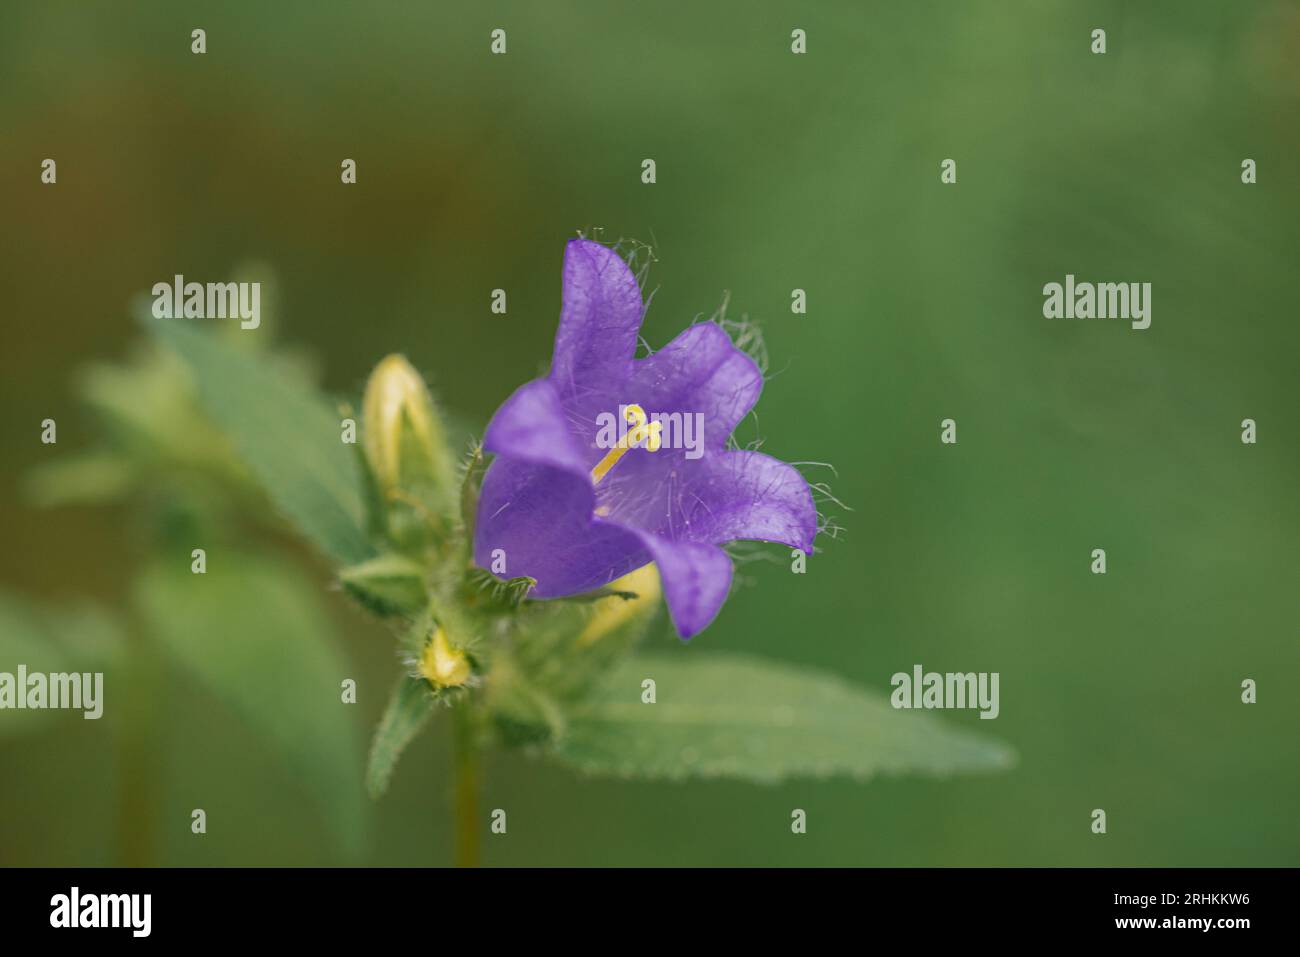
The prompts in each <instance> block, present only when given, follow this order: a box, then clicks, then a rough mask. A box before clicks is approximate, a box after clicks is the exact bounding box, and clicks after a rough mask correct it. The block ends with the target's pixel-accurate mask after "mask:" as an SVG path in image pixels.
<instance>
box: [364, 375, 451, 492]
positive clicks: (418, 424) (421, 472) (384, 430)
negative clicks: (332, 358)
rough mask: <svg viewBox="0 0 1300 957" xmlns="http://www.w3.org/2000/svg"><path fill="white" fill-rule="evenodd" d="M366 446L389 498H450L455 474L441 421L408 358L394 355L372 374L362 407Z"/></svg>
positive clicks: (377, 479)
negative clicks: (397, 496)
mask: <svg viewBox="0 0 1300 957" xmlns="http://www.w3.org/2000/svg"><path fill="white" fill-rule="evenodd" d="M361 416H362V430H363V431H362V447H363V449H364V451H365V456H366V462H367V463H368V464H369V465H370V471H371V473H372V474H373V475H374V477H375V484H376V486H377V487H378V488H379V491H380V493H381V494H382V495H383V496H384V498H385V499H386V500H387V499H391V498H393V497H394V496H395V493H405V494H407V495H410V496H413V497H416V498H421V499H423V498H427V497H428V493H430V492H432V493H433V495H434V497H435V498H437V497H446V496H448V495H449V494H451V492H452V489H453V486H454V484H455V478H454V474H455V470H454V468H453V467H452V462H451V458H450V456H449V455H448V454H447V447H446V438H445V436H444V434H443V429H442V423H441V422H440V421H439V419H438V415H437V413H436V412H435V411H434V408H433V400H432V399H431V398H430V397H429V390H428V389H427V388H426V387H425V384H424V380H423V379H421V378H420V374H419V373H418V372H416V371H415V369H414V368H413V367H412V366H411V364H410V363H409V362H407V361H406V359H405V358H404V357H403V356H400V355H396V354H394V355H390V356H387V357H386V358H384V359H383V360H381V361H380V363H379V364H378V365H377V366H375V369H374V371H373V372H371V373H370V380H369V381H368V382H367V383H366V393H365V397H364V399H363V400H362V404H361Z"/></svg>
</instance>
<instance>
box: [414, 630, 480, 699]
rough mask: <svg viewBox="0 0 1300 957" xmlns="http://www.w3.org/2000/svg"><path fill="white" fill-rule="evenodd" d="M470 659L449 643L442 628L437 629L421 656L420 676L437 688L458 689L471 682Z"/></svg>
mask: <svg viewBox="0 0 1300 957" xmlns="http://www.w3.org/2000/svg"><path fill="white" fill-rule="evenodd" d="M469 674H470V668H469V658H467V657H466V656H465V652H463V651H461V650H460V649H459V648H453V647H452V646H451V643H450V642H449V641H447V634H446V632H444V631H443V630H442V628H441V627H438V628H435V629H434V632H433V637H432V638H430V639H429V643H428V644H427V645H425V646H424V654H422V655H420V675H421V677H423V678H424V679H425V680H426V681H428V682H429V684H431V685H433V686H434V687H435V688H457V687H459V686H461V685H463V684H464V683H465V682H467V681H469Z"/></svg>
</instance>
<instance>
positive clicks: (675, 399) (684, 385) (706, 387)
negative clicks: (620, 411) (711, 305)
mask: <svg viewBox="0 0 1300 957" xmlns="http://www.w3.org/2000/svg"><path fill="white" fill-rule="evenodd" d="M624 388H625V390H626V391H628V392H630V393H632V395H633V396H637V395H644V396H645V397H646V398H645V400H644V401H643V400H641V399H638V398H629V399H624V400H623V401H624V402H639V403H640V404H641V405H642V406H643V407H644V408H645V409H646V411H647V412H652V411H653V412H679V411H680V412H702V413H704V418H705V422H706V423H707V427H706V429H705V440H706V441H707V442H708V444H709V447H710V448H716V449H721V448H723V447H724V446H725V445H726V444H727V439H728V438H729V437H730V436H731V433H732V432H734V431H736V426H738V425H739V424H740V422H741V420H742V419H743V418H744V417H745V416H746V415H748V414H749V410H750V409H752V408H753V407H754V403H756V402H757V401H758V396H759V393H761V392H762V391H763V373H762V372H761V371H760V370H759V368H758V365H757V364H755V362H754V360H753V359H751V358H750V357H749V356H747V355H745V353H743V352H741V351H740V350H739V349H737V348H736V346H735V344H734V343H733V342H732V341H731V337H730V336H728V335H727V333H726V332H725V331H724V330H723V329H722V327H721V326H718V325H716V324H714V323H712V322H701V323H697V324H695V325H693V326H690V327H689V328H687V329H686V330H685V331H683V332H682V333H680V334H679V335H678V336H677V338H675V339H674V340H673V341H672V342H670V343H668V345H666V346H664V347H663V348H662V349H660V350H659V351H658V352H656V353H655V354H654V355H652V356H649V357H648V358H645V359H641V360H639V361H637V362H636V363H635V364H634V368H633V370H632V375H631V378H630V380H629V381H628V383H627V385H625V386H624Z"/></svg>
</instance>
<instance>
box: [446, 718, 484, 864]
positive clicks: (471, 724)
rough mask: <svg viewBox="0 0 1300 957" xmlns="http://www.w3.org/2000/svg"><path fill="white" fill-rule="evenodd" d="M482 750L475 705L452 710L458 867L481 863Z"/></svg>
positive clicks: (454, 815) (454, 814)
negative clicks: (476, 723)
mask: <svg viewBox="0 0 1300 957" xmlns="http://www.w3.org/2000/svg"><path fill="white" fill-rule="evenodd" d="M479 758H480V753H479V745H478V734H477V728H476V726H475V720H474V711H473V707H472V706H471V705H470V704H469V702H461V704H460V705H459V706H458V707H456V708H455V709H453V710H452V763H453V778H454V784H453V787H454V789H455V792H454V795H453V806H454V813H453V819H454V820H455V822H456V858H455V860H456V866H457V867H478V865H479V835H480V821H479V809H478V802H479V774H480V770H479V768H480V760H479Z"/></svg>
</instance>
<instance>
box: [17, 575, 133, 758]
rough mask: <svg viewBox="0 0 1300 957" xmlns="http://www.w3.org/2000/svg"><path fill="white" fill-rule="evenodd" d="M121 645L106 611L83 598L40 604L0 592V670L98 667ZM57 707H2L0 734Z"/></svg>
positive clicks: (31, 725)
mask: <svg viewBox="0 0 1300 957" xmlns="http://www.w3.org/2000/svg"><path fill="white" fill-rule="evenodd" d="M121 647H122V634H121V629H120V627H119V626H118V624H117V622H116V621H114V620H113V618H112V617H110V616H109V614H108V613H107V612H105V611H104V610H103V609H101V608H98V607H97V606H94V605H91V604H87V603H84V602H81V603H76V604H73V605H72V606H70V607H64V606H60V607H54V608H44V607H40V606H38V605H35V604H33V603H31V602H29V601H27V600H26V599H24V598H21V597H19V596H16V595H12V594H8V593H4V592H0V671H3V672H7V673H9V674H16V673H17V671H18V666H19V665H26V667H27V671H28V673H29V674H30V673H34V672H45V673H50V672H67V671H78V672H94V671H102V670H104V669H105V666H106V665H108V664H109V663H111V662H112V660H113V658H114V656H115V655H116V653H117V652H118V651H119V650H120V649H121ZM58 714H59V712H49V711H43V710H27V709H22V710H19V709H14V710H9V709H6V710H4V711H3V712H0V736H3V735H7V734H15V733H20V732H24V731H29V730H32V729H33V728H34V727H35V726H36V725H37V723H38V719H40V718H45V719H46V720H50V719H51V718H53V717H56V716H57V715H58Z"/></svg>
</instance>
